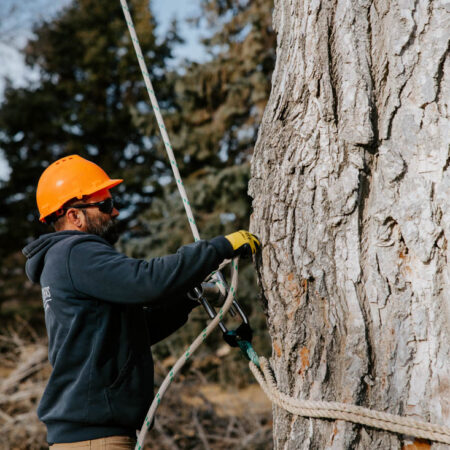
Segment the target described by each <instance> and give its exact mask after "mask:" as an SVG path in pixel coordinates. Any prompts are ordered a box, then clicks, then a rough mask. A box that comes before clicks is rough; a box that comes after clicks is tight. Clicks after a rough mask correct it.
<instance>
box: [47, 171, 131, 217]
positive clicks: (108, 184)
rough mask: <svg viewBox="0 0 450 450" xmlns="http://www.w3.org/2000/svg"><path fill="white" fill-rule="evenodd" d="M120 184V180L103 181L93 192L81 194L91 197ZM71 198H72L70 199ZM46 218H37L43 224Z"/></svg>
mask: <svg viewBox="0 0 450 450" xmlns="http://www.w3.org/2000/svg"><path fill="white" fill-rule="evenodd" d="M122 182H123V180H120V179H116V180H108V181H105V182H104V183H101V184H99V185H98V186H96V187H95V190H93V191H92V192H86V193H83V196H84V195H92V194H95V193H96V192H99V191H103V190H104V189H112V188H113V187H116V186H117V185H119V184H120V183H122ZM72 198H73V197H72ZM80 199H81V198H80ZM69 200H72V199H71V198H68V199H67V200H66V202H68V201H69ZM61 206H63V205H61ZM47 216H48V214H46V215H45V216H43V215H41V216H40V217H39V220H40V221H41V222H43V223H45V218H46V217H47Z"/></svg>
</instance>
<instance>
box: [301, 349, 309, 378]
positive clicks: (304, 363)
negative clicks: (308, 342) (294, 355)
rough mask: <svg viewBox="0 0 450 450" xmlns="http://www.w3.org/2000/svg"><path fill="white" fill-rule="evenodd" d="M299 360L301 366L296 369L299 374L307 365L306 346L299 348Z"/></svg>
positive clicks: (307, 352)
mask: <svg viewBox="0 0 450 450" xmlns="http://www.w3.org/2000/svg"><path fill="white" fill-rule="evenodd" d="M300 361H301V365H302V366H301V368H300V370H299V371H298V373H299V374H300V375H303V374H304V373H305V370H306V369H307V368H308V367H309V350H308V348H307V347H302V348H301V350H300Z"/></svg>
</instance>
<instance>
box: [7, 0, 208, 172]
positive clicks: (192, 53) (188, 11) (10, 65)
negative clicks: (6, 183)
mask: <svg viewBox="0 0 450 450" xmlns="http://www.w3.org/2000/svg"><path fill="white" fill-rule="evenodd" d="M0 1H1V2H2V6H3V7H2V10H3V11H5V10H6V11H7V12H11V16H12V17H13V18H14V16H13V14H12V12H14V5H15V4H17V3H18V2H21V4H22V6H23V11H24V13H23V14H22V15H21V16H20V19H19V20H12V21H11V22H12V25H10V26H9V29H7V30H6V32H5V30H4V29H2V26H1V25H2V24H1V23H0V35H2V31H3V36H5V34H7V38H6V39H5V41H6V42H2V41H1V40H0V102H1V101H2V97H3V88H4V78H5V77H8V78H10V79H11V81H12V82H13V85H14V86H16V87H19V86H21V85H24V84H26V83H27V82H28V81H30V80H35V79H37V74H36V73H33V72H30V71H29V70H27V69H26V68H25V65H24V62H23V57H22V55H21V53H20V51H19V49H20V47H21V46H23V45H24V44H25V42H26V40H27V39H28V38H29V37H30V36H31V32H30V24H31V22H32V19H31V17H30V16H32V15H34V16H36V15H37V16H38V17H44V18H49V17H51V15H52V14H54V13H55V12H56V11H57V10H58V7H61V6H64V5H66V4H68V3H69V2H70V0H58V1H57V2H53V1H51V0H41V1H44V2H45V1H47V2H49V3H48V4H47V5H46V7H45V8H42V7H40V8H38V6H37V5H38V3H39V2H36V1H35V0H0ZM116 1H118V0H116ZM198 3H199V0H190V1H186V0H151V5H152V6H151V7H152V11H153V13H154V15H155V18H156V21H157V23H158V24H159V26H158V29H157V33H158V34H159V35H160V36H162V35H164V34H165V32H166V31H167V29H168V27H169V26H170V23H171V21H172V20H173V19H174V18H175V19H177V20H178V22H179V26H180V34H181V35H182V37H183V38H184V40H185V43H184V45H182V46H180V47H179V48H178V49H177V50H176V52H175V57H176V58H179V59H180V60H182V59H184V58H189V59H190V60H193V61H197V62H201V61H204V60H205V59H206V55H205V52H204V50H203V49H202V47H201V44H200V42H199V41H200V38H201V37H202V30H196V29H194V28H193V26H192V25H190V24H187V23H186V19H187V18H189V17H192V16H195V15H196V13H197V12H198ZM55 5H57V6H55ZM203 33H204V31H203ZM8 174H9V168H8V165H7V164H6V162H5V160H4V158H3V156H2V152H1V149H0V180H1V179H3V180H4V179H7V178H8Z"/></svg>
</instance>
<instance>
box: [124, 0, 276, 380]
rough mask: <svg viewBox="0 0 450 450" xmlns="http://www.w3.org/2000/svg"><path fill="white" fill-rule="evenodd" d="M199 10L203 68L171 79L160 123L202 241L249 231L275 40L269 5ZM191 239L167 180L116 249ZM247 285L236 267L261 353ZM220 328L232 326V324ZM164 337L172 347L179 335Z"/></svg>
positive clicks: (208, 0)
mask: <svg viewBox="0 0 450 450" xmlns="http://www.w3.org/2000/svg"><path fill="white" fill-rule="evenodd" d="M201 6H202V17H203V18H206V19H207V20H208V23H209V27H210V30H211V36H210V37H209V38H208V39H205V40H204V46H205V51H206V52H208V53H209V55H210V59H209V61H208V62H206V63H203V64H198V63H190V64H186V66H185V67H184V74H182V75H180V74H176V73H174V74H171V76H172V77H174V79H175V93H176V96H175V108H174V110H173V111H168V112H167V113H166V117H165V121H166V126H167V129H168V132H169V135H170V137H171V142H172V145H173V148H174V153H175V156H176V159H177V163H178V166H179V168H180V172H181V174H182V176H183V178H184V184H185V188H186V190H187V193H188V196H189V200H190V202H191V205H192V208H193V211H194V216H195V218H196V222H197V225H198V228H199V231H200V235H201V237H203V238H210V237H213V236H215V235H218V234H227V233H230V232H233V231H235V230H238V229H241V228H248V226H249V218H250V214H251V202H250V198H249V197H248V195H247V187H248V181H249V178H250V158H251V155H252V152H253V146H254V144H255V141H256V135H257V131H258V126H259V123H260V121H261V117H262V113H263V109H264V106H265V104H266V102H267V100H268V97H269V92H270V77H271V73H272V70H273V66H274V62H275V51H274V49H275V35H274V33H273V30H272V28H271V11H272V8H273V1H272V0H256V1H253V2H246V1H243V0H229V1H226V2H221V1H219V2H218V1H213V0H204V1H202V2H201ZM198 20H203V19H201V18H198ZM149 122H150V121H148V123H149ZM192 241H193V237H192V233H191V231H190V227H189V224H188V221H187V219H186V215H185V212H184V207H183V204H182V201H181V199H180V196H179V194H178V190H177V187H176V183H173V182H172V183H168V184H167V185H166V186H164V188H163V190H162V192H161V193H160V195H159V196H158V198H155V199H154V201H153V202H152V204H151V205H150V206H149V208H147V209H146V210H145V211H144V212H143V213H142V214H141V215H140V216H139V217H138V220H137V222H136V224H135V226H134V227H133V228H132V229H130V230H129V232H128V233H127V234H126V235H124V239H123V240H122V242H121V244H120V246H121V249H122V250H123V251H125V252H126V253H128V254H130V255H132V256H135V257H150V256H159V255H163V254H167V253H169V252H174V251H175V250H176V249H177V248H178V247H179V246H180V245H183V244H187V243H189V242H192ZM255 286H256V280H255V271H254V268H253V267H252V266H251V265H248V263H247V264H245V262H244V261H241V269H240V279H239V299H240V302H241V303H242V304H243V305H244V307H245V309H246V310H247V312H248V313H249V314H250V316H251V322H252V326H253V327H254V329H255V330H256V331H257V335H259V338H257V339H256V341H257V346H258V347H259V348H262V347H264V346H265V345H268V341H267V335H266V333H265V331H263V330H265V320H264V317H263V315H262V314H261V312H260V311H258V308H255V305H256V304H257V290H256V289H255ZM195 314H197V315H198V319H199V320H198V322H196V321H195V320H193V321H191V326H190V327H189V328H188V329H187V330H185V331H184V333H186V336H185V337H184V342H183V343H184V344H185V343H187V342H188V341H189V340H192V338H193V337H194V336H195V334H196V333H198V332H199V331H200V330H201V329H202V327H204V323H205V314H204V312H203V311H197V312H196V313H195ZM227 322H228V323H229V324H230V327H231V328H232V327H233V321H230V320H227ZM192 323H193V324H195V323H197V324H198V325H197V327H196V326H195V325H192ZM234 324H235V323H234ZM171 339H172V340H175V341H176V343H178V344H179V340H180V337H179V336H174V337H172V338H171ZM261 339H262V342H261ZM182 340H183V339H182ZM208 342H209V345H213V346H214V345H220V343H221V342H222V341H221V339H220V334H219V333H214V335H213V336H212V337H210V338H209V339H208ZM176 343H175V344H171V342H170V341H168V342H167V341H165V342H164V343H162V344H160V345H159V346H158V348H157V351H159V352H161V353H162V355H164V354H167V351H168V350H167V349H168V348H170V347H171V346H176ZM160 356H161V355H160ZM227 358H229V359H230V361H228V362H229V363H230V364H224V365H222V366H221V368H220V371H219V377H220V378H221V379H230V376H231V373H226V371H227V370H229V368H230V367H233V369H232V370H235V369H236V364H237V363H238V361H239V364H245V363H243V360H242V357H241V356H240V355H239V352H231V353H230V354H229V356H228V357H227ZM241 368H242V369H243V367H241ZM229 375H230V376H229Z"/></svg>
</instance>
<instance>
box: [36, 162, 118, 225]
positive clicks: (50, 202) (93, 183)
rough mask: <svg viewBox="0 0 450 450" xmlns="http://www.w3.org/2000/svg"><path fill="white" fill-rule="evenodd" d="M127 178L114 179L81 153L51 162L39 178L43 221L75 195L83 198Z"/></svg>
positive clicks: (37, 198) (39, 206)
mask: <svg viewBox="0 0 450 450" xmlns="http://www.w3.org/2000/svg"><path fill="white" fill-rule="evenodd" d="M122 181H123V180H112V179H111V178H109V177H108V175H106V172H105V171H104V170H103V169H102V168H101V167H99V166H97V164H94V163H93V162H91V161H88V160H87V159H84V158H82V157H81V156H78V155H70V156H66V157H64V158H61V159H58V161H55V162H54V163H52V164H50V165H49V166H48V167H47V168H46V169H45V170H44V172H43V173H42V175H41V178H39V182H38V187H37V191H36V201H37V205H38V208H39V213H40V217H39V220H40V221H41V222H45V218H46V217H47V216H49V215H50V214H52V213H54V212H56V211H58V210H59V209H60V208H61V207H62V206H63V205H64V203H66V202H68V201H69V200H71V199H73V198H79V199H82V198H83V196H84V195H91V194H94V193H95V192H98V191H101V190H103V189H111V188H113V187H114V186H117V185H118V184H120V183H122Z"/></svg>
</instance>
